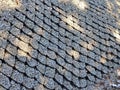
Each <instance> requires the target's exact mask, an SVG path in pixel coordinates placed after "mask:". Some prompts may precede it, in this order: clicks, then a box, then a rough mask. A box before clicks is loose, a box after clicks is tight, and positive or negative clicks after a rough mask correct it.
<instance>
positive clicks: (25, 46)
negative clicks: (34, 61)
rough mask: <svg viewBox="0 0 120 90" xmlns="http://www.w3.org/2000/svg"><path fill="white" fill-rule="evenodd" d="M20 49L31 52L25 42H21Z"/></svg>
mask: <svg viewBox="0 0 120 90" xmlns="http://www.w3.org/2000/svg"><path fill="white" fill-rule="evenodd" d="M19 47H20V49H22V50H24V51H25V52H29V50H30V48H29V46H28V44H27V43H25V42H23V41H19Z"/></svg>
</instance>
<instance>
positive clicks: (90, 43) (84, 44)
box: [80, 41, 96, 50]
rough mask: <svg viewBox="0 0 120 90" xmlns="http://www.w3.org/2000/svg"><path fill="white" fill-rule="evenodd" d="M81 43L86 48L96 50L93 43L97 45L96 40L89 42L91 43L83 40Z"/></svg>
mask: <svg viewBox="0 0 120 90" xmlns="http://www.w3.org/2000/svg"><path fill="white" fill-rule="evenodd" d="M80 44H81V45H82V46H83V47H84V48H86V49H88V50H94V46H93V45H96V43H95V41H94V42H93V41H91V42H89V43H87V42H85V41H83V42H80Z"/></svg>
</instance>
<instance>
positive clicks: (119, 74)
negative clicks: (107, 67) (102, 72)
mask: <svg viewBox="0 0 120 90" xmlns="http://www.w3.org/2000/svg"><path fill="white" fill-rule="evenodd" d="M117 76H120V68H118V69H117Z"/></svg>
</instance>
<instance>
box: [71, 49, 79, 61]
mask: <svg viewBox="0 0 120 90" xmlns="http://www.w3.org/2000/svg"><path fill="white" fill-rule="evenodd" d="M70 55H71V56H73V57H74V59H75V60H78V59H79V57H80V54H79V52H77V51H75V50H71V51H70Z"/></svg>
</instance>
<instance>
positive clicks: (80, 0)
mask: <svg viewBox="0 0 120 90" xmlns="http://www.w3.org/2000/svg"><path fill="white" fill-rule="evenodd" d="M72 3H73V4H74V5H75V6H77V8H79V9H80V10H85V8H87V7H88V5H87V3H86V2H85V1H84V0H72Z"/></svg>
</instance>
